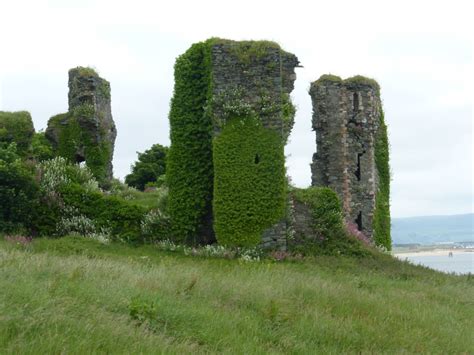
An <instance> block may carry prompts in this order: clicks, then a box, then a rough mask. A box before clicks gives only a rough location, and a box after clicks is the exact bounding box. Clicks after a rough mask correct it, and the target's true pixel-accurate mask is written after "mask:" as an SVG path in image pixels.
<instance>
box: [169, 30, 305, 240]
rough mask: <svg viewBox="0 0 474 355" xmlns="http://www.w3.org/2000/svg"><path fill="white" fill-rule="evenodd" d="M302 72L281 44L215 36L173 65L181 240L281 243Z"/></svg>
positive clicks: (174, 194)
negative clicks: (294, 99) (295, 96)
mask: <svg viewBox="0 0 474 355" xmlns="http://www.w3.org/2000/svg"><path fill="white" fill-rule="evenodd" d="M297 66H298V59H297V58H296V57H295V56H294V55H293V54H290V53H287V52H285V51H283V50H282V49H281V48H280V46H279V45H278V44H276V43H273V42H267V41H244V42H236V41H229V40H223V39H217V38H213V39H209V40H207V41H205V42H201V43H196V44H194V45H193V46H192V47H191V48H190V49H189V50H188V51H187V52H186V53H184V54H183V55H181V56H180V57H179V58H178V59H177V61H176V65H175V89H174V96H173V99H172V102H171V111H170V126H171V147H170V152H169V159H168V162H167V179H168V184H169V188H170V195H169V211H170V215H171V220H172V225H173V227H174V229H175V230H174V233H175V237H177V238H178V239H181V240H187V241H193V242H198V243H208V242H212V241H213V240H214V239H215V238H217V240H218V242H219V243H221V244H224V245H240V246H254V245H257V244H262V243H263V244H264V245H265V244H278V243H279V240H280V239H282V238H285V233H286V224H285V223H284V222H283V219H284V216H285V199H286V178H285V159H284V151H283V149H284V145H285V142H286V140H287V138H288V135H289V133H290V131H291V128H292V126H293V122H294V113H295V109H294V107H293V105H292V103H291V100H290V96H289V95H290V93H291V91H292V90H293V83H294V80H295V78H296V75H295V71H294V69H295V67H297Z"/></svg>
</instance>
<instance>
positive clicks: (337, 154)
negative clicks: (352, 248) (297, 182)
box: [310, 75, 390, 242]
mask: <svg viewBox="0 0 474 355" xmlns="http://www.w3.org/2000/svg"><path fill="white" fill-rule="evenodd" d="M310 95H311V98H312V101H313V121H312V122H313V129H314V130H315V131H316V145H317V152H316V153H315V154H314V155H313V164H312V167H311V168H312V185H313V186H329V187H331V188H333V189H334V190H335V191H336V192H337V193H338V195H339V197H340V198H341V200H342V203H343V210H344V214H345V218H346V220H347V222H348V223H353V224H355V225H356V226H357V228H358V229H359V230H360V231H361V232H363V233H364V234H366V235H367V236H368V237H369V238H372V239H374V240H375V242H377V236H374V229H377V228H378V227H377V228H376V226H375V225H376V224H377V223H378V220H379V219H380V218H379V217H378V216H375V215H376V214H377V213H379V214H380V211H382V210H383V211H385V212H384V215H385V216H386V217H388V225H389V224H390V215H389V211H388V207H389V206H388V199H389V197H388V194H389V193H388V191H389V189H388V184H389V176H387V173H386V171H387V170H388V146H387V147H385V146H382V145H383V144H382V143H386V140H387V138H386V127H385V124H384V121H383V112H382V105H381V101H380V88H379V85H378V84H377V82H376V81H375V80H372V79H368V78H365V77H362V76H355V77H352V78H349V79H346V80H342V79H341V78H339V77H337V76H333V75H323V76H322V77H321V78H319V79H318V80H317V81H315V82H313V83H312V84H311V88H310ZM381 142H382V143H381ZM385 151H386V152H385ZM385 153H386V154H385ZM385 155H386V158H387V159H386V160H387V161H386V162H385V161H384V159H383V157H385ZM385 164H387V168H385ZM381 171H382V172H383V173H382V176H381V174H380V172H381ZM382 180H383V181H382ZM381 185H382V186H383V189H381ZM382 190H383V193H380V191H382ZM382 205H383V206H382ZM386 217H385V220H386V219H387V218H386ZM384 229H386V226H384ZM388 229H389V226H388ZM388 233H389V232H388Z"/></svg>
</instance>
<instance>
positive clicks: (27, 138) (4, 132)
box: [0, 111, 35, 156]
mask: <svg viewBox="0 0 474 355" xmlns="http://www.w3.org/2000/svg"><path fill="white" fill-rule="evenodd" d="M34 133H35V129H34V127H33V121H32V119H31V115H30V113H29V112H27V111H18V112H5V111H0V144H2V145H4V146H8V145H9V144H10V143H13V142H15V144H16V149H17V153H18V154H19V155H21V156H25V155H26V154H27V152H28V150H29V148H30V145H31V141H32V139H33V135H34Z"/></svg>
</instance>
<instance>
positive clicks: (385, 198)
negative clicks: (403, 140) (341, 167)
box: [372, 109, 392, 250]
mask: <svg viewBox="0 0 474 355" xmlns="http://www.w3.org/2000/svg"><path fill="white" fill-rule="evenodd" d="M379 125H380V126H379V131H378V134H377V137H376V141H375V166H376V168H377V172H378V176H379V190H378V192H377V195H376V199H375V211H374V218H373V223H372V228H373V232H374V241H375V244H376V245H380V246H384V247H385V248H387V249H388V250H391V248H392V242H391V236H390V223H391V222H390V165H389V145H388V137H387V126H386V124H385V120H384V113H383V110H382V109H381V113H380V121H379Z"/></svg>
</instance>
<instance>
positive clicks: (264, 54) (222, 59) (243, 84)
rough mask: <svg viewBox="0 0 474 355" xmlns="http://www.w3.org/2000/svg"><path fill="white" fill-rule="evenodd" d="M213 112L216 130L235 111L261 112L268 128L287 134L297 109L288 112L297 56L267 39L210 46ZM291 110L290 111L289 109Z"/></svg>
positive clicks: (217, 43) (223, 42)
mask: <svg viewBox="0 0 474 355" xmlns="http://www.w3.org/2000/svg"><path fill="white" fill-rule="evenodd" d="M211 61H212V101H211V106H212V113H213V118H214V126H215V130H216V133H218V132H219V130H220V129H221V128H222V127H223V126H224V125H225V121H226V119H227V118H228V117H229V116H230V115H233V114H236V113H237V114H239V113H241V114H248V113H253V114H256V115H258V117H259V119H260V120H261V122H262V123H263V125H264V127H265V128H269V129H271V130H274V131H276V132H278V133H279V134H281V135H282V136H283V137H284V139H285V140H286V138H287V137H288V135H289V133H290V131H291V128H292V127H293V123H294V111H293V112H286V111H285V107H286V106H285V105H292V104H291V101H290V99H289V95H290V93H291V92H292V91H293V89H294V81H295V79H296V73H295V68H296V67H297V66H298V65H299V61H298V58H297V57H296V56H295V55H293V54H291V53H288V52H285V51H283V50H282V49H281V48H280V46H279V45H277V44H276V43H273V42H266V41H259V42H255V41H248V42H247V41H245V42H235V41H228V40H224V41H217V42H215V43H214V44H213V46H212V48H211ZM290 111H291V110H290Z"/></svg>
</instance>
